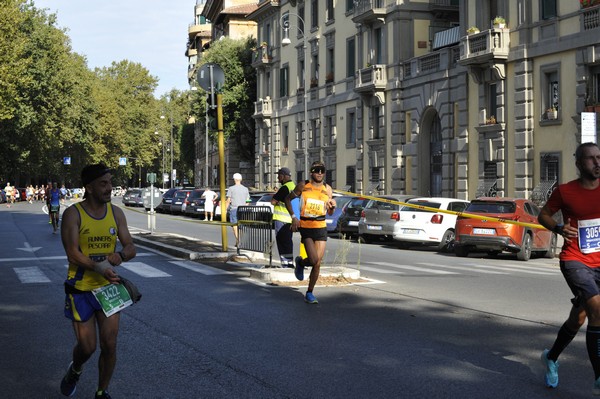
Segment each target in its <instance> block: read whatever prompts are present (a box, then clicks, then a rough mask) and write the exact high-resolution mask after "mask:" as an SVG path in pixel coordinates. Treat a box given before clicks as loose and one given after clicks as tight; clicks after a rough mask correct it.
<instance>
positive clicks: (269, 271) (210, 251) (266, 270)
mask: <svg viewBox="0 0 600 399" xmlns="http://www.w3.org/2000/svg"><path fill="white" fill-rule="evenodd" d="M132 237H133V241H134V242H135V243H136V244H137V245H141V246H145V247H148V248H152V249H155V250H158V251H160V252H163V253H166V254H169V255H171V256H174V257H177V258H181V259H186V260H192V261H196V262H199V263H203V264H207V265H215V266H222V265H225V264H227V265H230V266H234V267H239V268H241V269H245V270H248V271H249V272H250V277H251V278H253V279H255V280H258V281H261V282H264V283H267V284H277V283H296V284H298V283H300V282H299V281H298V280H297V279H296V277H295V276H294V269H282V268H281V267H280V262H279V259H275V256H274V257H273V264H272V267H268V265H269V259H268V257H267V256H268V255H267V256H265V254H263V253H259V252H253V251H244V250H240V255H238V254H237V250H236V248H232V247H230V248H228V251H227V252H224V251H223V250H222V245H221V244H217V243H214V242H208V241H201V240H197V239H193V238H190V237H185V236H182V235H178V234H164V233H161V234H157V233H153V234H149V233H138V234H132ZM304 277H305V280H304V281H305V282H308V273H306V272H305V276H304ZM332 279H333V280H340V279H341V280H344V281H353V280H360V271H359V270H357V269H353V268H349V267H346V266H344V265H333V266H322V267H321V273H320V277H319V284H318V285H325V284H323V283H325V282H326V281H331V280H332ZM337 285H339V284H337Z"/></svg>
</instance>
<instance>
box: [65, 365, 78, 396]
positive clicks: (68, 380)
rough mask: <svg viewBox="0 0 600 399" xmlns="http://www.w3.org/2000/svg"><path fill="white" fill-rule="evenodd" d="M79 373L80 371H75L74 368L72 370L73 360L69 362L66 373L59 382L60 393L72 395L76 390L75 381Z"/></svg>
mask: <svg viewBox="0 0 600 399" xmlns="http://www.w3.org/2000/svg"><path fill="white" fill-rule="evenodd" d="M80 375H81V371H80V372H79V373H76V372H75V370H73V362H71V364H69V368H68V369H67V373H66V374H65V376H64V377H63V379H62V381H61V382H60V393H62V394H63V395H65V396H73V394H75V391H76V390H77V381H79V376H80Z"/></svg>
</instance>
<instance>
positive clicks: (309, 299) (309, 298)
mask: <svg viewBox="0 0 600 399" xmlns="http://www.w3.org/2000/svg"><path fill="white" fill-rule="evenodd" d="M304 302H306V303H319V301H317V298H316V297H315V296H314V295H313V293H312V292H307V293H306V296H305V297H304Z"/></svg>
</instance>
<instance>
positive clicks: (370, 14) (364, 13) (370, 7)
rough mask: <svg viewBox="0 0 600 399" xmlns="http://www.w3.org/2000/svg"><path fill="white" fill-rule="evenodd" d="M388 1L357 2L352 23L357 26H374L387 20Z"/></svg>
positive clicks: (364, 0)
mask: <svg viewBox="0 0 600 399" xmlns="http://www.w3.org/2000/svg"><path fill="white" fill-rule="evenodd" d="M385 3H386V0H356V1H355V2H354V16H353V17H352V22H355V23H357V24H366V25H369V24H372V23H373V22H376V21H378V20H383V19H385V14H386V5H385Z"/></svg>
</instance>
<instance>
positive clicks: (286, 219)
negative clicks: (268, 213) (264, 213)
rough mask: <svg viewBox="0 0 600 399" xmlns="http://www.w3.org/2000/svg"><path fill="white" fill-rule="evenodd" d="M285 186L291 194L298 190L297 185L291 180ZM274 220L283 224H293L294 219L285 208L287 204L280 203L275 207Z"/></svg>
mask: <svg viewBox="0 0 600 399" xmlns="http://www.w3.org/2000/svg"><path fill="white" fill-rule="evenodd" d="M283 185H284V186H286V187H287V188H288V190H289V192H290V193H291V192H292V191H293V190H294V188H296V183H294V182H293V181H291V180H290V181H288V182H286V183H284V184H283ZM273 220H278V221H280V222H282V223H292V217H291V216H290V213H289V212H288V210H287V208H286V207H285V202H283V201H279V202H278V203H277V205H274V206H273Z"/></svg>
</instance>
